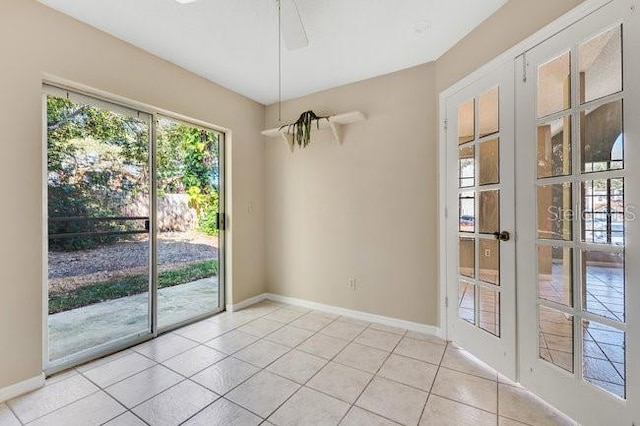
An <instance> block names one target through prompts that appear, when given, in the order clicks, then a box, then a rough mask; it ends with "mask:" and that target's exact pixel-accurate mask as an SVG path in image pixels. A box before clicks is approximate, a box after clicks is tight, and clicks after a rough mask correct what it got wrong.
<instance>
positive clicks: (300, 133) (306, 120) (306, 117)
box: [280, 110, 329, 148]
mask: <svg viewBox="0 0 640 426" xmlns="http://www.w3.org/2000/svg"><path fill="white" fill-rule="evenodd" d="M320 120H327V122H329V117H328V116H327V117H321V116H318V115H316V113H315V112H313V111H311V110H310V111H305V112H303V113H302V114H300V117H299V118H298V120H296V122H295V123H291V124H285V125H284V126H282V127H280V130H282V129H284V128H287V132H288V133H291V134H292V135H293V145H294V146H295V145H296V144H298V146H299V147H300V148H305V147H306V146H307V145H309V142H310V141H311V126H312V124H313V122H314V121H315V122H316V127H317V128H318V129H320Z"/></svg>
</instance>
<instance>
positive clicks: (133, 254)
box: [46, 87, 152, 363]
mask: <svg viewBox="0 0 640 426" xmlns="http://www.w3.org/2000/svg"><path fill="white" fill-rule="evenodd" d="M46 89H47V90H46V91H47V96H46V113H47V118H46V120H47V122H46V126H47V127H46V130H47V212H48V221H47V227H48V296H49V298H48V313H49V317H48V331H49V334H48V343H49V344H48V353H47V356H48V360H49V362H52V363H60V362H61V363H64V362H65V361H66V359H68V358H71V357H73V356H74V355H75V354H78V353H83V352H86V353H88V354H90V353H92V352H95V351H100V350H101V349H103V348H105V347H106V346H110V345H113V344H116V343H117V342H118V341H121V340H131V339H136V338H140V337H143V336H148V335H150V334H151V324H152V321H151V304H150V298H149V294H150V284H151V280H150V270H151V268H150V253H151V251H150V248H151V238H150V225H151V224H150V218H149V216H150V170H151V167H150V156H149V146H150V135H151V116H150V115H148V114H143V113H139V112H138V111H133V110H129V109H127V108H123V107H121V106H118V105H114V104H110V103H107V102H103V101H99V100H97V99H93V98H89V97H86V96H82V95H78V94H75V93H69V92H67V91H62V90H59V89H56V88H53V87H47V88H46Z"/></svg>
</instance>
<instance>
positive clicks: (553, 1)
mask: <svg viewBox="0 0 640 426" xmlns="http://www.w3.org/2000/svg"><path fill="white" fill-rule="evenodd" d="M582 1H583V0H509V1H508V2H507V3H506V4H505V5H504V6H503V7H501V8H500V9H498V10H497V11H496V13H494V14H493V15H491V16H490V17H489V18H487V19H486V20H485V21H484V22H483V23H481V24H480V25H479V26H478V27H477V28H476V29H475V30H473V31H472V32H471V33H469V34H468V35H467V36H466V37H464V38H463V39H462V40H460V42H458V44H456V45H455V46H454V47H453V48H451V49H450V50H449V51H448V52H447V53H445V54H444V55H442V56H441V57H440V58H438V60H437V65H436V93H440V92H442V91H443V90H444V89H446V88H447V87H449V86H451V85H452V84H453V83H455V82H456V81H458V80H460V79H462V78H463V77H464V76H466V75H467V74H469V73H471V72H473V71H475V70H476V69H477V68H479V67H481V66H482V65H484V64H486V63H487V62H489V61H490V60H492V59H493V58H495V57H496V56H498V55H500V54H501V53H503V52H505V51H506V50H508V49H510V48H511V47H513V46H515V45H516V44H518V43H520V42H521V41H523V40H525V39H526V38H527V37H529V36H530V35H532V34H534V33H535V32H536V31H538V30H539V29H541V28H542V27H544V26H545V25H547V24H549V23H551V22H552V21H554V20H555V19H557V18H559V17H560V16H562V15H564V14H565V13H566V12H568V11H569V10H571V9H573V8H574V7H576V6H577V5H578V4H580V3H582Z"/></svg>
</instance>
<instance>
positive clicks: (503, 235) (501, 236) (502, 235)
mask: <svg viewBox="0 0 640 426" xmlns="http://www.w3.org/2000/svg"><path fill="white" fill-rule="evenodd" d="M493 235H495V237H496V240H499V241H509V240H510V239H511V234H510V233H509V231H502V232H494V233H493Z"/></svg>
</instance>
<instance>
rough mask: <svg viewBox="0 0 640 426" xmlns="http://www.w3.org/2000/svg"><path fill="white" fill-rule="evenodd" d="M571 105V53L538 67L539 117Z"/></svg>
mask: <svg viewBox="0 0 640 426" xmlns="http://www.w3.org/2000/svg"><path fill="white" fill-rule="evenodd" d="M570 107H571V53H570V52H567V53H565V54H563V55H560V56H558V57H557V58H555V59H553V60H551V61H549V62H547V63H546V64H544V65H541V66H540V67H539V68H538V118H542V117H546V116H547V115H551V114H555V113H557V112H560V111H564V110H566V109H568V108H570Z"/></svg>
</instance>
